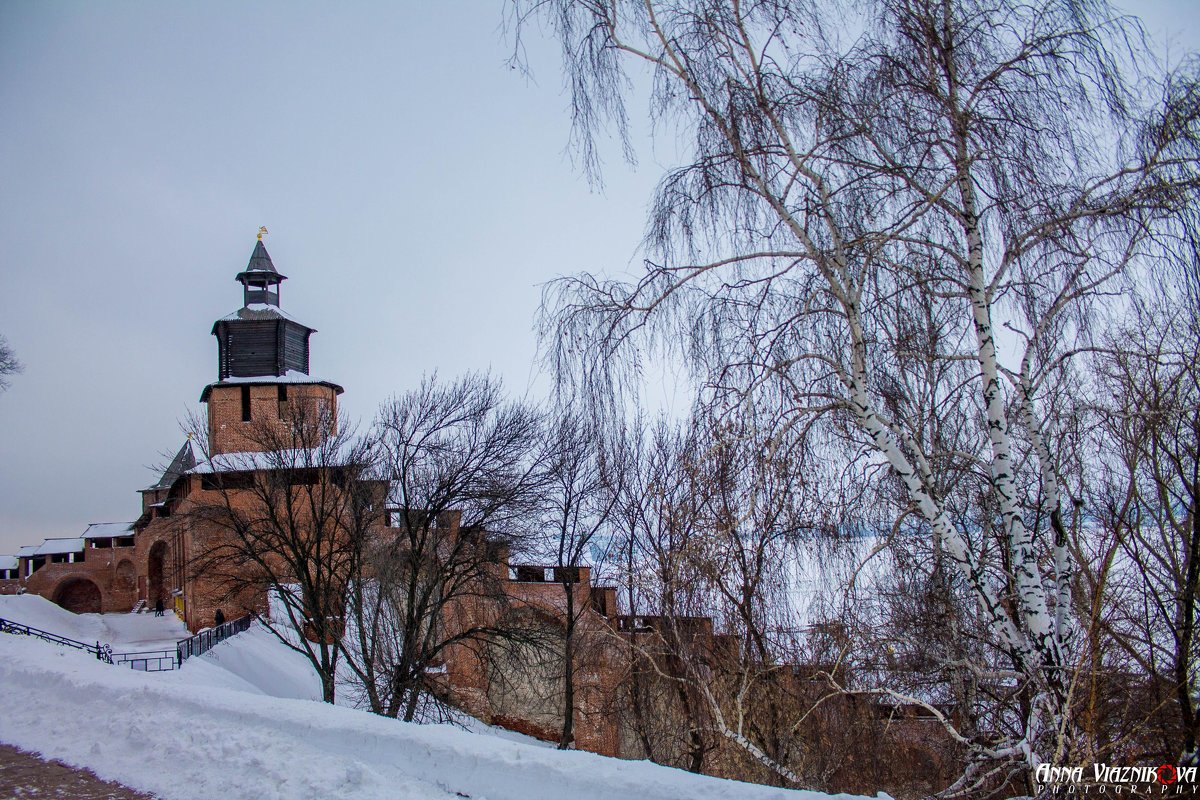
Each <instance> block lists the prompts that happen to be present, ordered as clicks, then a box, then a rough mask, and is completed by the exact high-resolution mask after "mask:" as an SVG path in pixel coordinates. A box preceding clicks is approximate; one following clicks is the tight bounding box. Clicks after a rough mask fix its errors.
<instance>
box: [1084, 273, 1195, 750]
mask: <svg viewBox="0 0 1200 800" xmlns="http://www.w3.org/2000/svg"><path fill="white" fill-rule="evenodd" d="M1198 291H1200V272H1198V271H1197V265H1196V262H1195V261H1191V263H1189V264H1188V265H1187V266H1186V267H1185V268H1184V269H1183V270H1181V271H1176V272H1174V273H1171V274H1168V275H1167V276H1166V277H1165V279H1164V280H1162V281H1161V283H1159V284H1158V285H1156V286H1153V287H1147V289H1146V291H1145V292H1144V295H1148V296H1146V297H1145V300H1144V302H1143V303H1141V304H1139V306H1138V307H1137V308H1136V309H1135V312H1134V314H1133V316H1132V319H1131V320H1130V324H1128V325H1127V326H1124V327H1122V328H1121V329H1119V330H1118V331H1117V332H1116V333H1115V334H1114V336H1113V337H1112V340H1111V341H1110V342H1109V346H1108V347H1107V348H1105V350H1104V354H1103V355H1102V356H1101V357H1100V359H1099V360H1100V368H1101V370H1102V372H1103V378H1102V379H1101V380H1100V381H1099V382H1098V386H1099V387H1100V388H1101V389H1105V390H1107V397H1106V395H1105V394H1102V393H1100V392H1098V393H1097V394H1099V395H1100V398H1102V399H1101V403H1100V409H1099V410H1100V412H1101V413H1100V414H1099V428H1100V437H1099V442H1100V446H1101V448H1102V450H1101V452H1102V453H1103V458H1102V459H1101V463H1099V464H1097V465H1096V469H1097V471H1098V472H1099V473H1100V474H1099V478H1098V480H1097V481H1096V482H1095V491H1094V494H1093V497H1092V498H1090V499H1091V503H1090V505H1091V507H1092V508H1094V509H1095V512H1094V519H1093V522H1092V526H1093V527H1094V528H1096V529H1097V531H1096V532H1097V533H1098V534H1100V535H1099V537H1098V539H1099V546H1098V547H1097V548H1096V550H1095V551H1094V552H1092V553H1089V555H1091V556H1093V558H1092V559H1091V561H1092V563H1093V564H1095V565H1096V566H1095V567H1094V568H1093V569H1091V570H1089V571H1088V574H1087V577H1088V578H1089V579H1090V580H1089V584H1088V586H1089V588H1090V589H1091V590H1092V591H1091V592H1090V593H1089V596H1092V597H1098V598H1099V600H1100V601H1101V603H1100V605H1101V613H1102V616H1100V618H1099V619H1098V620H1097V622H1098V623H1099V624H1100V626H1101V629H1102V632H1103V634H1105V636H1106V638H1107V639H1108V642H1109V649H1110V650H1111V651H1112V652H1111V653H1110V655H1109V657H1108V658H1101V657H1100V656H1099V655H1097V656H1095V657H1094V658H1093V661H1094V663H1093V664H1092V665H1091V666H1092V668H1093V670H1094V671H1095V673H1096V674H1097V679H1096V681H1095V682H1099V681H1101V680H1107V681H1109V682H1121V681H1124V683H1125V689H1126V691H1124V692H1121V694H1122V695H1125V696H1128V697H1131V698H1136V703H1134V704H1132V705H1130V706H1129V707H1126V708H1122V709H1121V710H1120V713H1119V715H1118V718H1117V720H1116V725H1117V726H1118V727H1119V728H1121V729H1122V730H1121V732H1120V733H1119V734H1118V735H1117V736H1113V735H1111V733H1110V735H1109V736H1108V737H1106V743H1107V744H1108V745H1109V746H1110V747H1113V748H1118V747H1121V746H1122V745H1124V749H1125V750H1126V751H1127V752H1128V751H1129V750H1143V751H1144V750H1147V749H1152V750H1153V751H1154V755H1155V757H1156V758H1158V759H1160V760H1161V759H1178V760H1179V762H1180V763H1184V764H1187V763H1194V762H1195V760H1196V757H1197V756H1196V752H1197V744H1198V740H1200V712H1198V710H1197V687H1198V685H1200V684H1198V681H1200V672H1198V670H1200V641H1198V638H1200V636H1198V632H1197V629H1196V628H1197V622H1198V620H1197V609H1196V605H1197V592H1198V591H1200V522H1198V519H1197V514H1198V513H1200V366H1198V365H1197V358H1198V355H1200V313H1198V312H1197V300H1198V299H1200V295H1198ZM1180 299H1183V300H1184V302H1182V303H1180V302H1179V300H1180ZM1110 685H1115V684H1113V683H1110ZM1101 686H1102V687H1103V684H1101ZM1134 730H1137V731H1139V732H1140V734H1141V735H1140V736H1139V737H1138V740H1137V741H1136V742H1129V741H1128V740H1127V737H1128V734H1131V733H1132V732H1133V731H1134ZM1123 740H1124V741H1123Z"/></svg>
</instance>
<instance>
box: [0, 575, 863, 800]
mask: <svg viewBox="0 0 1200 800" xmlns="http://www.w3.org/2000/svg"><path fill="white" fill-rule="evenodd" d="M0 617H4V618H6V619H12V620H15V621H18V622H24V623H26V624H29V625H33V626H35V627H39V628H43V629H45V630H49V631H53V632H55V633H59V634H62V635H65V636H69V637H71V638H75V639H82V640H84V641H95V640H97V639H99V640H100V641H102V642H105V641H107V642H109V643H111V644H112V645H113V649H114V650H118V651H120V650H125V649H153V648H154V647H155V646H163V645H162V643H163V642H167V643H171V644H173V642H174V638H175V637H176V635H177V634H178V635H183V634H182V633H181V630H182V626H180V625H179V623H178V622H177V621H175V620H173V619H172V618H170V617H167V618H165V619H164V618H159V619H157V620H156V619H155V618H154V617H153V616H151V615H145V614H143V615H127V614H126V615H117V614H112V615H104V616H103V617H100V616H98V615H80V616H76V615H73V614H69V613H68V612H65V611H63V610H62V609H60V608H58V607H57V606H54V605H52V604H50V603H49V602H47V601H45V600H42V599H41V598H36V597H32V596H29V595H25V596H21V597H0ZM315 689H316V682H315V680H314V679H313V676H312V673H311V669H310V668H309V667H308V665H307V662H306V661H305V660H304V659H303V658H302V657H301V656H299V655H297V654H295V653H293V652H291V651H289V650H287V649H286V648H284V647H282V645H280V644H279V643H278V642H277V641H276V640H275V639H274V637H272V635H271V634H270V633H269V632H267V631H265V630H263V629H251V630H250V631H247V632H246V633H244V634H240V635H238V636H236V637H234V638H233V639H231V640H229V641H227V642H224V643H223V644H221V645H219V646H218V647H217V648H216V649H214V650H213V651H212V653H210V654H208V655H206V656H203V657H200V658H193V659H189V660H188V661H187V662H185V664H184V665H183V668H182V669H180V670H178V671H175V672H167V673H150V674H147V673H141V672H134V671H133V670H129V669H125V668H121V667H114V666H110V665H108V664H104V663H102V662H99V661H97V660H96V659H95V658H94V657H93V656H90V655H88V654H87V653H84V652H81V651H78V650H71V649H69V648H59V647H55V646H53V645H50V644H48V643H45V642H42V641H39V640H33V639H27V638H25V637H20V636H10V635H0V707H2V708H3V709H4V713H2V714H0V741H3V742H6V743H8V744H13V745H16V746H18V747H21V748H23V749H26V750H32V751H35V752H40V753H42V754H43V755H44V756H46V757H48V758H55V759H59V760H61V761H64V762H66V763H68V764H72V765H76V766H84V767H88V768H90V769H92V770H93V771H95V772H96V774H98V775H99V776H100V777H102V778H105V779H107V780H113V781H118V782H120V783H123V784H125V785H127V786H130V787H133V788H135V789H139V790H141V791H146V792H150V793H153V794H155V795H157V796H159V797H161V798H164V800H174V798H180V800H182V798H195V797H213V798H217V797H219V798H225V799H226V800H235V799H236V798H263V799H264V800H265V799H268V798H281V799H282V798H363V799H364V800H366V799H367V798H371V799H374V798H380V800H382V799H383V798H389V799H392V798H396V799H400V798H422V799H424V798H457V797H471V798H475V799H476V800H506V799H509V798H511V800H561V798H563V797H574V798H578V799H579V800H585V799H586V800H591V799H592V798H595V800H608V799H609V798H611V799H612V800H618V798H620V800H625V799H626V798H645V800H658V799H661V800H668V798H671V799H674V798H678V799H679V800H684V799H685V798H686V799H687V800H706V799H708V798H711V799H712V800H717V799H718V798H720V800H766V799H767V798H772V799H773V800H817V799H818V798H828V797H829V796H828V795H821V794H817V793H811V792H792V791H786V790H782V789H773V788H769V787H763V786H754V785H751V784H744V783H736V782H733V781H722V780H717V779H714V778H706V777H702V776H697V775H692V774H690V773H687V772H682V771H680V770H674V769H668V768H665V767H659V766H656V765H653V764H649V763H646V762H631V761H621V760H618V759H610V758H603V757H601V756H596V755H592V754H591V753H582V752H560V751H557V750H552V749H546V748H544V747H534V746H530V745H529V744H525V743H522V742H516V741H510V740H508V739H504V738H500V737H497V736H490V735H483V734H480V733H477V732H470V731H464V730H461V729H458V728H453V727H450V726H444V725H425V726H421V725H410V724H405V723H403V722H397V721H395V720H388V719H383V718H381V717H377V716H374V715H372V714H368V713H365V712H362V711H357V710H354V709H348V708H341V707H335V706H330V705H328V704H325V703H321V702H314V700H312V699H311V698H313V697H314V696H319V692H316V691H315ZM840 797H848V796H846V795H842V796H840Z"/></svg>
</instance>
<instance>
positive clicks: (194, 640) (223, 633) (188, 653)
mask: <svg viewBox="0 0 1200 800" xmlns="http://www.w3.org/2000/svg"><path fill="white" fill-rule="evenodd" d="M252 622H254V615H253V614H247V615H246V616H244V617H242V618H241V619H235V620H233V621H232V622H226V623H225V624H223V625H218V626H217V627H215V628H209V629H208V630H204V631H200V632H199V633H197V634H196V635H195V636H191V637H189V638H187V639H181V640H180V641H179V644H177V645H175V664H176V666H182V665H183V662H184V661H187V660H188V659H189V658H191V657H192V656H199V655H203V654H204V653H207V652H208V651H209V650H211V649H212V648H214V647H216V646H217V645H218V644H220V643H221V642H223V641H225V640H226V639H228V638H229V637H230V636H234V635H235V634H239V633H241V632H242V631H244V630H246V629H247V628H249V627H250V624H251V623H252Z"/></svg>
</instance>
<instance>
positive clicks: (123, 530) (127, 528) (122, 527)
mask: <svg viewBox="0 0 1200 800" xmlns="http://www.w3.org/2000/svg"><path fill="white" fill-rule="evenodd" d="M131 533H133V523H132V522H93V523H92V524H91V525H88V526H87V530H85V531H84V532H83V538H84V539H107V538H110V537H113V536H129V535H130V534H131Z"/></svg>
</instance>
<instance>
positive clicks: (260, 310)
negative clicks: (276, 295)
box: [217, 303, 308, 328]
mask: <svg viewBox="0 0 1200 800" xmlns="http://www.w3.org/2000/svg"><path fill="white" fill-rule="evenodd" d="M243 319H245V320H262V319H286V320H290V321H291V322H295V323H298V324H303V323H301V322H300V321H299V320H298V319H296V318H295V317H293V316H291V315H290V314H288V313H287V312H286V311H284V310H283V309H282V308H280V307H279V306H276V305H272V304H271V303H251V304H250V305H247V306H242V307H241V308H239V309H238V310H237V311H231V312H229V313H228V314H226V315H225V316H223V317H221V318H220V319H219V320H217V322H236V321H238V320H243ZM304 327H306V328H307V327H308V326H307V325H305V326H304Z"/></svg>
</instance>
